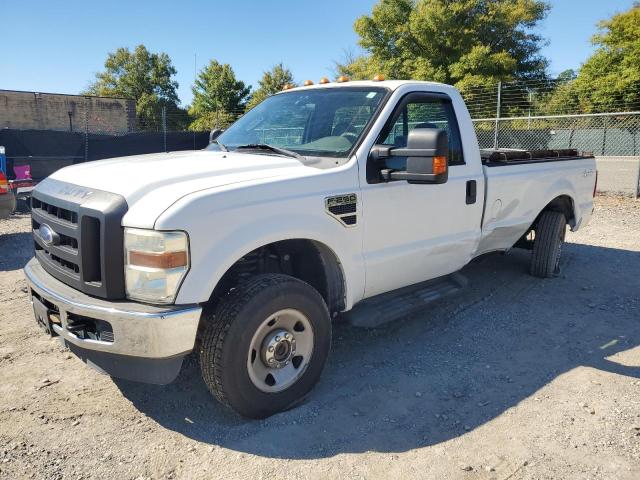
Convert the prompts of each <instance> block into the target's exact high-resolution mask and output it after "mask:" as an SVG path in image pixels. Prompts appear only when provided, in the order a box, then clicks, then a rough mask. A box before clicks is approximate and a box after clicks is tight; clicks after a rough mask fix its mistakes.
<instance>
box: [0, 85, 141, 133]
mask: <svg viewBox="0 0 640 480" xmlns="http://www.w3.org/2000/svg"><path fill="white" fill-rule="evenodd" d="M85 113H86V116H85ZM85 122H88V127H89V131H90V132H94V133H108V134H118V133H127V132H132V131H134V130H135V102H134V101H133V100H128V99H124V98H105V97H84V96H82V95H61V94H54V93H35V92H18V91H12V90H0V128H12V129H19V130H59V131H66V132H68V131H74V132H84V130H85Z"/></svg>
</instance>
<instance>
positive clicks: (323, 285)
mask: <svg viewBox="0 0 640 480" xmlns="http://www.w3.org/2000/svg"><path fill="white" fill-rule="evenodd" d="M261 273H283V274H286V275H291V276H292V277H295V278H298V279H300V280H302V281H304V282H306V283H308V284H309V285H311V286H312V287H313V288H315V289H316V290H317V291H318V292H319V293H320V295H321V296H322V298H323V299H324V301H325V302H326V304H327V308H328V309H329V313H330V314H331V315H332V317H333V316H335V315H336V314H337V313H338V312H340V311H342V310H344V307H345V298H344V297H345V285H344V275H343V273H342V268H341V266H340V262H339V261H338V259H337V257H336V255H335V253H333V251H332V250H331V249H330V248H329V247H327V246H326V245H324V244H322V243H320V242H316V241H313V240H308V239H293V240H282V241H279V242H274V243H270V244H268V245H264V246H262V247H259V248H257V249H255V250H253V251H251V252H249V253H247V254H246V255H244V256H243V257H242V258H240V260H238V261H237V262H236V263H234V264H233V265H232V266H231V267H230V268H229V269H228V270H227V271H226V272H225V274H224V275H223V276H222V278H221V279H220V281H219V282H218V284H217V285H216V287H215V288H214V290H213V293H212V294H211V297H210V299H209V305H210V306H215V305H216V304H217V303H218V302H219V301H220V299H221V298H222V297H224V295H226V294H227V293H228V292H229V291H230V290H232V289H233V288H235V287H236V286H237V285H238V284H240V283H241V282H242V281H243V280H246V279H248V278H250V277H251V276H253V275H256V274H261Z"/></svg>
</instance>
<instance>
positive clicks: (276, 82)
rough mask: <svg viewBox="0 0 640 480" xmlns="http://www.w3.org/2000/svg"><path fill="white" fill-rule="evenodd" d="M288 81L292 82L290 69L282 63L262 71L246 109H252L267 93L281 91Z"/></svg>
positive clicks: (271, 93)
mask: <svg viewBox="0 0 640 480" xmlns="http://www.w3.org/2000/svg"><path fill="white" fill-rule="evenodd" d="M288 83H291V84H293V83H294V82H293V74H292V73H291V70H289V69H288V68H286V67H285V66H284V65H283V64H282V63H278V64H277V65H274V66H273V67H272V68H271V70H268V71H266V72H263V73H262V78H261V79H260V80H258V85H259V86H258V89H257V90H256V91H255V92H253V93H252V94H251V99H250V100H249V103H247V109H248V110H250V109H252V108H253V107H255V106H256V105H258V104H259V103H260V102H262V101H263V100H264V99H265V98H267V97H268V96H269V95H273V94H274V93H278V92H280V91H282V89H283V88H284V86H285V85H286V84H288Z"/></svg>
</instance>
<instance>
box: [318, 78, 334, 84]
mask: <svg viewBox="0 0 640 480" xmlns="http://www.w3.org/2000/svg"><path fill="white" fill-rule="evenodd" d="M318 83H319V84H320V85H324V84H325V83H331V80H329V79H328V78H327V77H322V78H321V79H320V81H319V82H318Z"/></svg>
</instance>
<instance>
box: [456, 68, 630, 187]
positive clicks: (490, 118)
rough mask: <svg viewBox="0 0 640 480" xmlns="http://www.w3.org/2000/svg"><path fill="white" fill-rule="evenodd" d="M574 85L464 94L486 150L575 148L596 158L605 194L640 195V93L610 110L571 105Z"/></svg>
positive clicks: (559, 82) (498, 87) (539, 84)
mask: <svg viewBox="0 0 640 480" xmlns="http://www.w3.org/2000/svg"><path fill="white" fill-rule="evenodd" d="M572 81H573V80H572V79H556V80H553V79H545V80H532V81H520V82H509V83H502V82H498V83H496V84H494V85H489V86H485V87H478V88H473V89H469V90H467V91H463V92H462V94H463V97H464V99H465V102H466V103H467V107H468V108H469V112H470V114H471V117H472V119H473V124H474V127H475V131H476V135H477V137H478V143H479V145H480V148H502V149H524V150H548V149H564V148H574V149H576V150H579V151H581V152H585V153H591V154H593V155H594V156H596V160H597V163H598V171H599V173H600V177H599V183H598V185H599V189H600V191H607V192H616V193H625V194H631V195H635V196H639V195H640V92H636V91H629V92H627V93H628V95H626V96H625V98H624V99H619V100H615V101H611V102H610V103H609V104H608V106H607V107H606V108H605V107H602V106H600V107H599V106H598V105H589V106H588V108H587V106H585V105H584V104H580V102H579V101H577V100H576V101H565V100H566V99H567V98H568V97H567V96H566V95H565V94H566V92H567V91H569V90H570V88H571V82H572Z"/></svg>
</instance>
